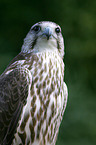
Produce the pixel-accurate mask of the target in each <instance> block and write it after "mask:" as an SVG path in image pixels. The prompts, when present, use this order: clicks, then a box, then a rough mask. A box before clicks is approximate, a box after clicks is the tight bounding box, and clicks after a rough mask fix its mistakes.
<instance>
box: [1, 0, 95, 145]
mask: <svg viewBox="0 0 96 145" xmlns="http://www.w3.org/2000/svg"><path fill="white" fill-rule="evenodd" d="M44 20H49V21H54V22H56V23H57V24H59V25H60V26H61V27H62V33H63V36H64V39H65V49H66V50H65V52H66V55H65V58H64V61H65V64H66V70H65V81H66V83H67V85H68V90H69V98H68V104H67V109H66V112H65V115H64V118H63V121H62V124H61V127H60V132H59V136H58V141H57V145H96V0H91V1H90V0H58V1H57V0H47V1H46V0H34V1H33V0H0V74H1V73H2V72H3V71H4V69H5V68H6V66H7V65H8V63H9V62H10V61H11V59H12V58H13V57H14V56H16V55H17V54H18V53H19V52H20V49H21V46H22V43H23V39H24V37H25V36H26V34H27V32H28V31H29V29H30V27H31V26H32V25H33V24H34V23H36V22H38V21H44Z"/></svg>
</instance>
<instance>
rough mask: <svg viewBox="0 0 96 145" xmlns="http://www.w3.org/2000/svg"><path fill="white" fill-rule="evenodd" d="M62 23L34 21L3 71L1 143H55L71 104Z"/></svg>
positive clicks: (0, 117)
mask: <svg viewBox="0 0 96 145" xmlns="http://www.w3.org/2000/svg"><path fill="white" fill-rule="evenodd" d="M63 57H64V42H63V37H62V34H61V28H60V26H59V25H57V24H56V23H53V22H49V21H42V22H38V23H36V24H35V25H33V26H32V27H31V29H30V31H29V33H28V34H27V36H26V38H25V39H24V44H23V45H22V48H21V52H20V53H19V54H18V55H17V56H16V57H15V58H14V59H13V60H12V61H11V62H10V64H9V65H8V66H7V68H6V69H5V71H4V72H3V73H2V74H1V75H0V145H55V143H56V140H57V135H58V131H59V127H60V123H61V120H62V116H63V114H64V111H65V108H66V104H67V95H68V91H67V86H66V84H65V82H64V62H63Z"/></svg>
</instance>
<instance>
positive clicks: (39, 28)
mask: <svg viewBox="0 0 96 145" xmlns="http://www.w3.org/2000/svg"><path fill="white" fill-rule="evenodd" d="M33 30H34V31H35V32H38V31H40V30H41V27H40V26H35V27H34V28H33Z"/></svg>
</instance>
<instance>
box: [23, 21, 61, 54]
mask: <svg viewBox="0 0 96 145" xmlns="http://www.w3.org/2000/svg"><path fill="white" fill-rule="evenodd" d="M21 51H22V52H23V53H30V52H33V53H41V52H46V51H49V52H51V51H52V52H53V51H58V52H59V54H60V56H61V57H63V56H64V41H63V37H62V34H61V28H60V26H59V25H57V24H56V23H53V22H49V21H42V22H38V23H36V24H35V25H33V26H32V27H31V29H30V31H29V33H28V34H27V36H26V38H25V39H24V44H23V46H22V50H21Z"/></svg>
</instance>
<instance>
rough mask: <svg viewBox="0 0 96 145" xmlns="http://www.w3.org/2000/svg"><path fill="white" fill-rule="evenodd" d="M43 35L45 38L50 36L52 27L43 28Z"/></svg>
mask: <svg viewBox="0 0 96 145" xmlns="http://www.w3.org/2000/svg"><path fill="white" fill-rule="evenodd" d="M43 36H46V37H47V40H49V38H50V37H51V36H52V29H51V28H50V27H47V28H45V30H44V32H43Z"/></svg>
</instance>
